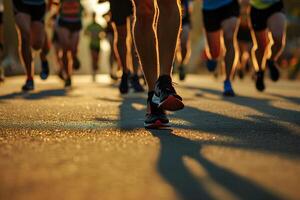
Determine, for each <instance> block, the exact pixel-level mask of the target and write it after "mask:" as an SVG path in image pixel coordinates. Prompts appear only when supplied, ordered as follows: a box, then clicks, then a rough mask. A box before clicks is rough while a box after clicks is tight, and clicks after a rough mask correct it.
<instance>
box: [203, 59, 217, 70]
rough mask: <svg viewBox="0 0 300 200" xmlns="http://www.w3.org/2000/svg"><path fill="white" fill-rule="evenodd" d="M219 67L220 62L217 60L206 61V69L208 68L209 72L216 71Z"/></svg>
mask: <svg viewBox="0 0 300 200" xmlns="http://www.w3.org/2000/svg"><path fill="white" fill-rule="evenodd" d="M217 66H218V61H217V60H213V59H211V60H210V59H208V60H207V61H206V67H207V69H208V71H210V72H213V71H215V70H216V68H217Z"/></svg>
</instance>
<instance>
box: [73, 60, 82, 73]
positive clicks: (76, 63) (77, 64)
mask: <svg viewBox="0 0 300 200" xmlns="http://www.w3.org/2000/svg"><path fill="white" fill-rule="evenodd" d="M73 69H74V70H79V69H80V61H79V60H78V58H77V57H75V58H74V59H73Z"/></svg>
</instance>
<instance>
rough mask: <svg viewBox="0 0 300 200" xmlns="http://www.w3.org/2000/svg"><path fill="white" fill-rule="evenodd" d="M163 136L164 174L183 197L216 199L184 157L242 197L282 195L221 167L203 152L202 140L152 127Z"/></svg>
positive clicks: (160, 167) (161, 163) (161, 168)
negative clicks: (198, 140) (189, 167)
mask: <svg viewBox="0 0 300 200" xmlns="http://www.w3.org/2000/svg"><path fill="white" fill-rule="evenodd" d="M149 131H150V132H151V133H152V135H153V136H155V137H157V138H159V139H160V143H161V151H160V155H159V160H158V164H157V168H158V171H159V172H160V174H161V175H162V177H163V178H164V179H165V180H166V181H167V182H168V183H170V184H171V185H172V186H173V187H174V189H176V191H177V192H178V193H179V194H180V195H181V197H182V198H183V199H187V200H192V199H195V200H196V199H215V198H214V197H212V196H211V195H210V194H209V191H207V190H206V189H205V188H206V187H205V186H204V185H203V184H204V182H200V181H199V180H197V178H196V177H195V176H194V175H193V174H192V173H191V172H190V171H189V169H188V168H187V167H186V166H185V164H184V162H183V158H184V157H189V158H192V159H194V160H195V161H197V162H198V164H199V165H201V166H202V167H203V168H204V169H205V170H206V171H207V173H208V175H209V176H210V178H212V179H213V180H214V181H215V182H216V183H217V184H219V185H221V186H223V187H224V188H226V189H227V190H228V191H230V192H232V193H233V194H234V195H235V196H237V197H239V198H241V199H279V198H278V197H277V196H276V195H274V194H272V193H271V192H269V191H267V190H265V189H263V188H262V187H260V186H259V185H257V184H256V183H254V182H252V181H251V180H249V179H247V178H244V177H241V176H239V175H237V174H236V173H234V172H231V171H230V170H227V169H225V168H223V167H220V166H218V165H216V164H214V163H213V162H211V161H209V160H208V159H206V158H204V157H203V156H202V155H201V154H200V153H199V152H200V150H201V147H202V144H201V142H196V141H193V140H190V139H188V138H185V137H181V136H178V135H175V134H173V133H172V130H164V131H159V130H149Z"/></svg>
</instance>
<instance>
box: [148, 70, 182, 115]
mask: <svg viewBox="0 0 300 200" xmlns="http://www.w3.org/2000/svg"><path fill="white" fill-rule="evenodd" d="M152 101H153V102H154V103H156V104H158V107H159V108H161V109H163V110H169V111H176V110H180V109H183V108H184V104H183V102H182V98H181V97H180V96H179V95H178V94H177V93H176V91H175V88H174V87H173V84H172V79H171V77H170V76H168V75H163V76H160V77H159V78H158V80H157V81H156V85H155V93H154V95H153V99H152Z"/></svg>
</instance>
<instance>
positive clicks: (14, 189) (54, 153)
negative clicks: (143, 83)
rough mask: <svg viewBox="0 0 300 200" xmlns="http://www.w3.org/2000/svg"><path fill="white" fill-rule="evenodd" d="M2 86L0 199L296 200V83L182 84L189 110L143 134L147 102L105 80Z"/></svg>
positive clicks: (200, 80)
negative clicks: (229, 91) (228, 90)
mask: <svg viewBox="0 0 300 200" xmlns="http://www.w3.org/2000/svg"><path fill="white" fill-rule="evenodd" d="M23 78H24V77H16V78H8V79H7V80H6V83H5V84H4V85H1V86H0V199H1V200H2V199H3V200H9V199H43V200H47V199H60V200H61V199H72V200H76V199H88V200H90V199H104V200H110V199H120V200H148V199H149V200H156V199H157V200H161V199H163V200H169V199H170V200H173V199H187V200H193V199H300V190H299V188H300V82H288V81H284V80H283V81H281V82H279V83H271V82H267V86H268V88H267V91H266V92H265V93H259V92H257V91H256V90H255V89H254V85H253V83H252V82H251V80H243V81H238V80H236V81H235V82H234V88H235V90H236V92H237V93H238V96H237V97H235V98H223V97H222V95H221V89H222V82H221V81H220V80H217V81H215V80H214V79H213V78H211V77H208V76H192V77H191V76H190V77H188V80H187V81H186V82H184V83H179V84H178V85H177V88H178V92H179V93H180V94H181V95H182V96H183V98H184V102H185V104H186V108H185V109H184V110H182V111H180V112H177V113H170V118H171V125H172V127H171V128H170V129H166V130H155V131H154V130H145V129H144V128H143V119H144V114H145V98H146V94H133V93H131V94H128V95H125V96H120V95H119V93H118V90H117V87H116V85H115V84H111V83H110V82H109V80H108V78H107V77H105V76H99V77H98V83H96V84H95V83H91V82H90V77H86V76H77V77H75V78H74V80H73V81H74V88H73V89H72V90H70V91H65V90H64V89H63V88H62V85H63V84H62V83H60V82H59V81H58V80H57V79H56V77H51V78H50V80H48V81H46V82H41V81H40V80H38V78H37V82H36V86H37V87H36V91H35V92H33V93H30V94H23V93H20V88H21V85H22V83H23V81H24V80H23Z"/></svg>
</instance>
